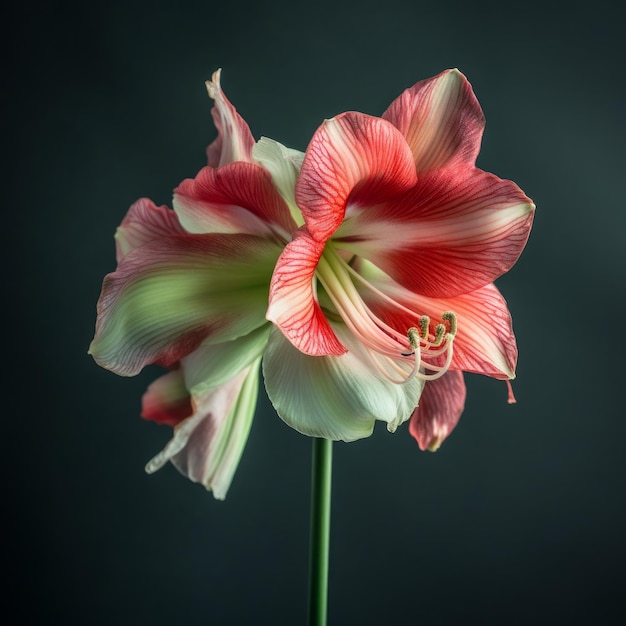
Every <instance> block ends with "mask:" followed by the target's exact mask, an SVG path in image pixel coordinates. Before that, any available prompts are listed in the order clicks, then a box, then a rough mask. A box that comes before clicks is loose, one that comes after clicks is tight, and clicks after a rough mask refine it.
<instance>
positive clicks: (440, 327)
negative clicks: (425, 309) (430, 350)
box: [433, 324, 446, 348]
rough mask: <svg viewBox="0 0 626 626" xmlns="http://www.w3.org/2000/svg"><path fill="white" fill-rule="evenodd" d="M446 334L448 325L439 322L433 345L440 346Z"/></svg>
mask: <svg viewBox="0 0 626 626" xmlns="http://www.w3.org/2000/svg"><path fill="white" fill-rule="evenodd" d="M445 334H446V327H445V325H444V324H437V326H435V340H434V341H433V346H434V347H435V348H438V347H439V346H440V345H441V342H442V341H443V337H444V335H445Z"/></svg>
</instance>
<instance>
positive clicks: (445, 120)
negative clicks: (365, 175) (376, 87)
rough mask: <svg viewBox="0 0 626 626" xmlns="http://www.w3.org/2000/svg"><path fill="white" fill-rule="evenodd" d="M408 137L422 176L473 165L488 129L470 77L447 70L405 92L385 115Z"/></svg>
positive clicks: (384, 116) (455, 70)
mask: <svg viewBox="0 0 626 626" xmlns="http://www.w3.org/2000/svg"><path fill="white" fill-rule="evenodd" d="M382 117H383V119H386V120H387V121H389V122H391V123H392V124H393V125H394V126H395V127H396V128H397V129H398V130H399V131H400V132H401V133H402V134H403V135H404V137H405V138H406V141H407V143H408V144H409V146H410V148H411V151H412V153H413V156H414V158H415V163H416V166H417V171H418V173H421V172H426V171H428V170H433V169H436V168H439V167H444V166H448V167H450V166H454V165H469V166H473V165H474V163H475V161H476V156H477V155H478V151H479V149H480V141H481V138H482V134H483V129H484V127H485V118H484V115H483V112H482V110H481V108H480V105H479V104H478V100H476V96H475V95H474V92H473V91H472V87H471V85H470V84H469V82H468V80H467V78H465V76H463V74H461V72H459V70H457V69H453V70H446V71H445V72H442V73H441V74H439V75H438V76H435V77H434V78H429V79H428V80H422V81H420V82H419V83H417V84H416V85H414V86H413V87H411V88H410V89H407V90H406V91H404V92H403V93H402V94H401V95H400V96H399V97H398V98H396V100H394V101H393V102H392V103H391V105H390V106H389V108H388V109H387V110H386V111H385V112H384V113H383V116H382Z"/></svg>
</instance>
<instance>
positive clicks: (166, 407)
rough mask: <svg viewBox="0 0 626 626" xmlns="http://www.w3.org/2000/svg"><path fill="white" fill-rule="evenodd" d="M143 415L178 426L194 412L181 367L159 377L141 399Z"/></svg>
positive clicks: (148, 418) (146, 417)
mask: <svg viewBox="0 0 626 626" xmlns="http://www.w3.org/2000/svg"><path fill="white" fill-rule="evenodd" d="M141 404H142V407H141V417H143V418H144V419H147V420H151V421H153V422H158V423H159V424H167V425H168V426H176V425H177V424H178V423H180V422H182V421H183V420H184V419H186V418H187V417H189V416H190V415H191V414H192V413H193V407H192V405H191V397H190V396H189V392H188V391H187V387H185V380H184V377H183V372H182V370H181V369H176V370H173V371H171V372H168V373H167V374H165V375H163V376H161V377H160V378H157V379H156V380H155V381H154V382H153V383H152V384H151V385H150V386H149V387H148V389H147V390H146V393H144V395H143V398H142V401H141Z"/></svg>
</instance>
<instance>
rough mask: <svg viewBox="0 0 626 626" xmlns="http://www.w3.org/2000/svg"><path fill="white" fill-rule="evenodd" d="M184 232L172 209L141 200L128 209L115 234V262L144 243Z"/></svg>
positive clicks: (145, 199)
mask: <svg viewBox="0 0 626 626" xmlns="http://www.w3.org/2000/svg"><path fill="white" fill-rule="evenodd" d="M184 232H185V229H184V228H183V227H182V226H181V225H180V222H179V221H178V217H176V213H174V211H172V209H170V208H168V207H166V206H165V205H162V206H157V205H156V204H154V202H152V200H150V199H148V198H141V199H139V200H137V202H135V203H134V204H132V205H131V207H130V209H128V213H126V216H125V217H124V219H123V220H122V223H121V224H120V225H119V227H118V229H117V231H116V233H115V251H116V257H117V262H118V263H119V262H120V261H121V260H122V259H123V258H124V257H125V256H126V255H127V254H128V253H129V252H130V251H131V250H134V249H135V248H139V247H140V246H143V244H144V243H148V242H149V241H153V240H154V239H160V238H161V237H164V236H167V235H173V234H176V233H184Z"/></svg>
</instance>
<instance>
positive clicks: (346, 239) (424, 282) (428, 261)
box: [333, 169, 535, 297]
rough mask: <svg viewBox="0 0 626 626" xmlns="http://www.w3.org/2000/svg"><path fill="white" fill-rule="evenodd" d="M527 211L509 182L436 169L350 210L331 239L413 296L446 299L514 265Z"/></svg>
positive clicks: (529, 217) (527, 224) (530, 207)
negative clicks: (398, 193) (394, 195)
mask: <svg viewBox="0 0 626 626" xmlns="http://www.w3.org/2000/svg"><path fill="white" fill-rule="evenodd" d="M534 209H535V205H534V204H533V203H532V201H531V200H530V199H529V198H528V197H527V196H526V195H525V194H524V192H523V191H522V190H521V189H520V188H519V187H518V186H517V185H516V184H515V183H513V182H511V181H509V180H502V179H501V178H498V177H497V176H494V175H493V174H489V173H487V172H483V171H482V170H479V169H472V170H466V171H465V172H464V173H463V175H462V176H460V175H456V174H455V173H454V172H453V171H452V170H447V169H444V170H437V171H436V172H429V173H427V174H425V175H423V176H422V177H421V178H420V180H419V181H418V182H417V184H416V185H415V187H414V188H413V189H412V190H411V191H410V192H409V193H406V194H404V195H403V196H402V197H401V198H398V199H396V200H395V201H393V202H388V203H386V204H384V205H378V206H374V207H372V208H370V209H368V210H367V211H362V212H360V213H359V214H358V215H355V216H354V217H353V218H352V219H351V220H350V222H349V224H346V226H345V227H342V229H340V230H339V231H338V232H337V234H336V237H334V238H333V241H334V242H335V245H336V246H337V247H341V248H344V249H346V250H349V251H351V252H352V253H354V254H358V255H359V256H362V257H364V258H366V259H368V260H369V261H371V262H373V263H374V264H375V265H378V266H379V267H380V268H381V269H382V270H383V271H385V272H386V273H387V274H389V275H390V276H392V277H393V278H394V279H395V280H397V281H398V282H399V283H401V284H402V285H404V286H405V287H407V288H408V289H411V290H412V291H414V292H416V293H420V294H423V295H427V296H432V297H449V296H455V295H457V294H461V293H466V292H468V291H472V290H474V289H478V288H479V287H482V286H483V285H486V284H488V283H491V282H493V281H494V280H495V279H496V278H498V277H499V276H501V275H502V274H504V273H505V272H507V271H508V270H509V269H510V268H511V267H512V266H513V264H514V263H515V261H516V260H517V259H518V257H519V255H520V254H521V252H522V249H523V248H524V246H525V244H526V241H527V240H528V236H529V234H530V228H531V225H532V221H533V216H534ZM348 226H349V231H348Z"/></svg>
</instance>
